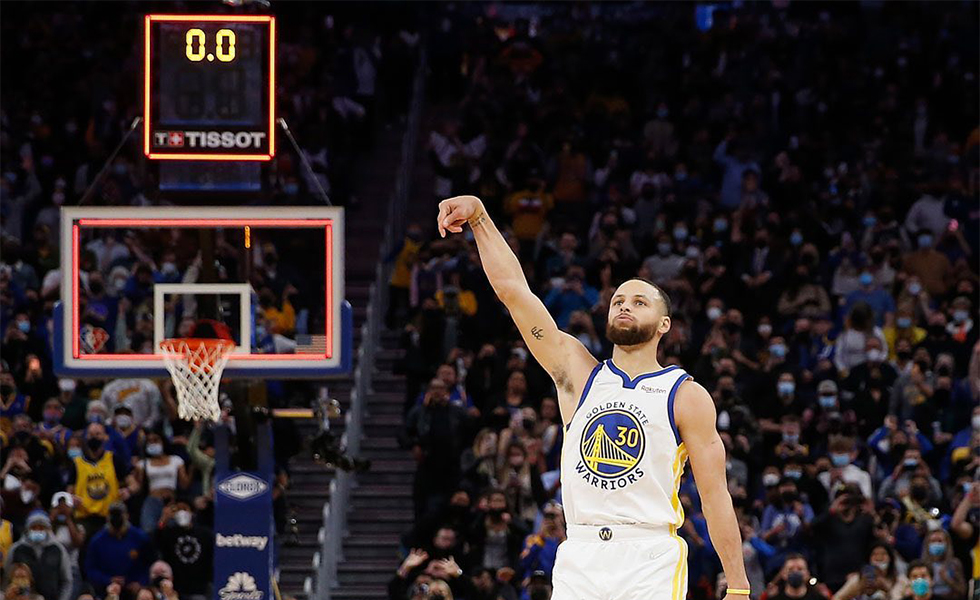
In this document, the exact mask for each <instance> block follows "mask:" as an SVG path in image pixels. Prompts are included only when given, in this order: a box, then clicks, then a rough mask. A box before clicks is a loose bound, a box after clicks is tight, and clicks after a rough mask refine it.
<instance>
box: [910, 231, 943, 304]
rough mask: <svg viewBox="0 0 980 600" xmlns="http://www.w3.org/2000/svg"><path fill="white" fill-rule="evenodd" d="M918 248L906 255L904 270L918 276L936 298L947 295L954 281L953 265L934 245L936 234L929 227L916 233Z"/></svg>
mask: <svg viewBox="0 0 980 600" xmlns="http://www.w3.org/2000/svg"><path fill="white" fill-rule="evenodd" d="M915 240H916V250H915V251H914V252H911V253H909V254H907V255H905V258H904V259H903V261H902V271H903V272H904V273H905V274H906V275H908V276H910V277H916V278H918V280H919V281H921V282H922V287H923V288H924V289H925V291H926V292H928V293H929V295H931V296H933V297H934V298H938V297H942V296H945V295H946V292H947V291H948V290H949V286H950V284H951V283H952V274H953V267H952V265H950V263H949V259H948V258H946V255H945V254H943V253H942V252H939V251H938V250H936V249H935V248H934V247H933V242H934V240H935V236H934V234H933V232H931V231H929V230H928V229H921V230H919V231H918V233H916V235H915Z"/></svg>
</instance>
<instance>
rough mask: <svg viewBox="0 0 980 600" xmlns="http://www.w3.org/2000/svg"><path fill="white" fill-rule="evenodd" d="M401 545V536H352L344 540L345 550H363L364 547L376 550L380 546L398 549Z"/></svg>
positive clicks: (381, 534)
mask: <svg viewBox="0 0 980 600" xmlns="http://www.w3.org/2000/svg"><path fill="white" fill-rule="evenodd" d="M400 543H401V534H384V533H379V534H378V535H373V536H371V537H366V536H350V537H348V538H347V539H345V540H344V548H362V547H370V548H375V547H380V546H387V547H389V548H397V547H398V544H400Z"/></svg>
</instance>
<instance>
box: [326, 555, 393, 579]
mask: <svg viewBox="0 0 980 600" xmlns="http://www.w3.org/2000/svg"><path fill="white" fill-rule="evenodd" d="M392 565H394V566H393V567H392ZM389 567H390V568H392V569H397V568H398V559H397V558H396V557H395V556H392V557H391V558H390V559H388V560H347V561H344V563H343V564H341V565H337V572H338V574H339V573H387V572H388V569H389ZM389 576H390V575H389Z"/></svg>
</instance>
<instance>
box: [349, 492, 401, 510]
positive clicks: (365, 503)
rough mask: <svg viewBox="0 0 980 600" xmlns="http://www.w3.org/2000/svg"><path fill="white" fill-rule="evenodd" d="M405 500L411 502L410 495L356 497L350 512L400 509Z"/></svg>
mask: <svg viewBox="0 0 980 600" xmlns="http://www.w3.org/2000/svg"><path fill="white" fill-rule="evenodd" d="M406 502H411V496H409V497H408V498H406V497H401V496H390V497H368V498H358V499H356V500H354V502H353V504H352V505H351V510H352V513H351V514H357V513H359V512H360V511H362V510H386V511H387V510H390V511H394V510H401V509H404V508H405V503H406Z"/></svg>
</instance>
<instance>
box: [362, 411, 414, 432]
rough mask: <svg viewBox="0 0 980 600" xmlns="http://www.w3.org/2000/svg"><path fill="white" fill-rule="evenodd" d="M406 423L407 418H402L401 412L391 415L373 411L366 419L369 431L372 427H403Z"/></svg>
mask: <svg viewBox="0 0 980 600" xmlns="http://www.w3.org/2000/svg"><path fill="white" fill-rule="evenodd" d="M404 424H405V420H404V419H402V416H401V415H400V414H398V415H390V414H380V415H379V414H374V413H372V414H371V416H369V417H368V418H367V419H365V420H364V427H365V429H367V430H368V431H370V430H371V428H372V427H376V426H381V427H401V426H402V425H404Z"/></svg>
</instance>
